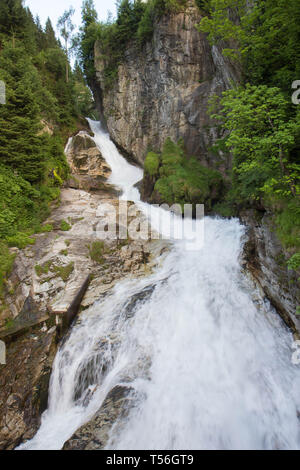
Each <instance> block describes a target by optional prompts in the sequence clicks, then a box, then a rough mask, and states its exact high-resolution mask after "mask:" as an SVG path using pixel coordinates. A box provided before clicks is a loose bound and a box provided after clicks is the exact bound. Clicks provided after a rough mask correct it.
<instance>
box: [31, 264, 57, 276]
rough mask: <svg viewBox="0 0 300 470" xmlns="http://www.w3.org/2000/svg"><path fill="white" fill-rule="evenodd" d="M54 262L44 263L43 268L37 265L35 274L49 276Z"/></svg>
mask: <svg viewBox="0 0 300 470" xmlns="http://www.w3.org/2000/svg"><path fill="white" fill-rule="evenodd" d="M52 264H53V262H52V261H47V263H44V264H43V265H42V266H40V265H39V264H37V265H36V266H35V272H36V274H37V275H38V276H39V277H41V276H42V275H44V274H48V272H49V270H50V268H51V266H52Z"/></svg>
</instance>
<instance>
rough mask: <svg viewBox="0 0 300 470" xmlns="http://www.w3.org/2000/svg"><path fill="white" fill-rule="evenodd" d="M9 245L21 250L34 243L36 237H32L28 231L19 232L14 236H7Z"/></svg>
mask: <svg viewBox="0 0 300 470" xmlns="http://www.w3.org/2000/svg"><path fill="white" fill-rule="evenodd" d="M6 240H7V243H8V245H9V246H16V247H17V248H19V249H20V250H22V249H23V248H26V246H27V245H34V244H35V238H31V237H30V236H29V235H28V234H27V233H22V232H18V233H16V235H13V236H12V237H7V238H6Z"/></svg>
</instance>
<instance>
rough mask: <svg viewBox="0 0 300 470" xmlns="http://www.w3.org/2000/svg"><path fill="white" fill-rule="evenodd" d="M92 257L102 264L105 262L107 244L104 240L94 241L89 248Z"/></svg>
mask: <svg viewBox="0 0 300 470" xmlns="http://www.w3.org/2000/svg"><path fill="white" fill-rule="evenodd" d="M89 253H90V257H91V259H92V260H93V261H95V262H96V263H99V264H102V263H103V262H104V258H103V255H104V253H105V245H104V242H103V241H96V242H93V243H92V245H91V246H90V248H89Z"/></svg>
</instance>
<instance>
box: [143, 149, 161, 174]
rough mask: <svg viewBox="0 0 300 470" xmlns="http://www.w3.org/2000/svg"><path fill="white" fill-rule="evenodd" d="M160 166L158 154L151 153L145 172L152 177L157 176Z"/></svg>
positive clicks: (147, 159)
mask: <svg viewBox="0 0 300 470" xmlns="http://www.w3.org/2000/svg"><path fill="white" fill-rule="evenodd" d="M159 165H160V158H159V155H158V154H157V153H154V152H149V153H148V155H147V157H146V160H145V171H146V172H147V173H148V174H149V175H150V176H155V175H157V173H158V169H159Z"/></svg>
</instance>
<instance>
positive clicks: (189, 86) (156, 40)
mask: <svg viewBox="0 0 300 470" xmlns="http://www.w3.org/2000/svg"><path fill="white" fill-rule="evenodd" d="M200 19H201V15H200V12H199V9H198V8H197V6H196V4H195V2H194V0H189V1H188V2H187V7H186V8H185V10H184V11H182V12H179V13H169V14H167V15H165V16H163V17H162V18H161V19H160V20H159V22H157V23H156V24H155V25H154V36H153V39H152V41H151V42H148V43H147V44H146V45H145V46H144V48H143V49H142V50H141V49H140V48H138V46H135V45H134V44H132V45H130V46H129V47H128V49H127V51H126V53H125V56H124V60H123V63H122V64H121V65H120V66H119V69H118V77H117V80H116V82H115V84H114V85H113V87H112V88H111V89H109V90H105V87H104V76H103V70H104V67H105V62H104V60H103V56H102V54H101V44H100V43H96V45H95V66H96V71H97V79H98V83H99V87H100V88H101V89H102V98H103V111H104V115H105V118H106V121H107V127H108V130H109V132H110V134H111V137H112V139H113V140H114V141H115V142H116V144H117V145H118V146H119V147H121V148H122V149H123V151H125V152H126V153H127V154H129V155H132V156H133V157H134V158H135V160H136V161H138V162H140V163H141V164H143V162H144V160H145V156H146V154H147V151H148V150H149V149H152V150H161V149H162V146H163V143H164V142H165V140H166V138H167V137H171V138H172V139H173V140H174V141H178V140H179V139H180V138H183V139H184V142H185V147H186V149H187V152H188V153H189V154H190V155H195V156H197V157H199V159H201V161H203V163H207V164H209V165H211V164H212V163H216V161H217V159H218V163H219V164H220V169H221V170H222V169H223V170H225V169H226V168H227V167H228V165H229V163H230V162H229V161H228V160H229V157H225V156H222V155H219V156H218V157H216V155H214V154H213V153H212V152H210V150H209V149H210V147H211V145H212V144H213V143H214V142H215V140H216V139H217V138H218V137H221V135H220V134H219V132H218V130H217V129H216V128H215V127H214V126H213V124H212V122H211V119H210V118H209V116H208V115H207V112H206V111H207V106H208V100H209V98H210V96H211V95H213V94H214V93H218V94H220V93H222V92H223V91H224V90H225V89H227V88H228V87H229V85H230V82H231V81H232V80H234V81H235V80H236V78H237V76H238V73H237V71H236V70H234V68H233V67H232V66H231V65H230V64H229V63H228V62H227V61H225V59H224V58H223V57H222V55H221V54H220V52H219V50H218V49H217V48H216V47H215V46H214V47H211V46H210V45H209V43H208V41H207V39H206V38H205V36H204V35H203V34H201V33H199V32H198V31H197V29H196V27H195V26H196V25H197V24H198V23H199V22H200ZM222 157H223V158H222ZM220 158H221V161H220Z"/></svg>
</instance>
